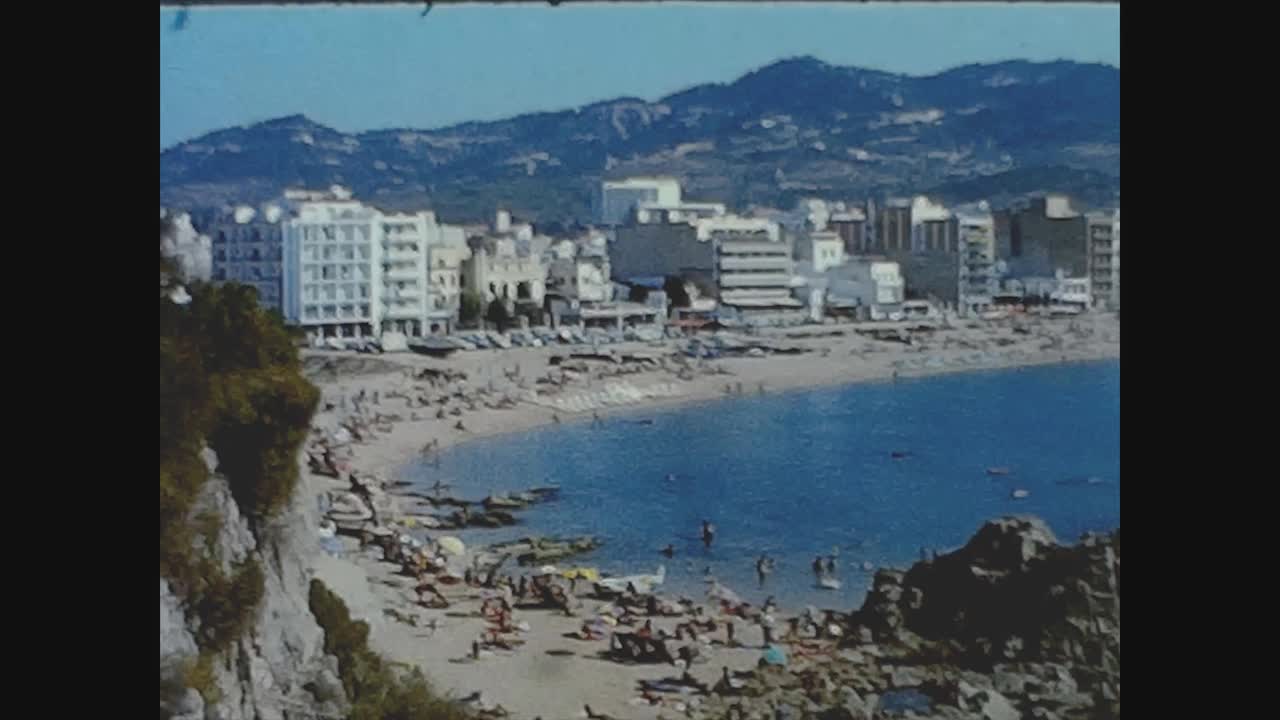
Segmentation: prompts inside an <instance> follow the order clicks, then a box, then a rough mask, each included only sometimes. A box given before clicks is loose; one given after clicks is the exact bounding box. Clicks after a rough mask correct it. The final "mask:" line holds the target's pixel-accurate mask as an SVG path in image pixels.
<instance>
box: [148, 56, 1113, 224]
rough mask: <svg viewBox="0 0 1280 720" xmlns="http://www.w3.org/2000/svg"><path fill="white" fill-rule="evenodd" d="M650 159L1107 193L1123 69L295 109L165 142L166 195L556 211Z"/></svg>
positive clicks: (685, 170) (647, 165)
mask: <svg viewBox="0 0 1280 720" xmlns="http://www.w3.org/2000/svg"><path fill="white" fill-rule="evenodd" d="M1041 168H1059V169H1068V170H1071V171H1074V172H1063V171H1062V170H1056V171H1053V172H1035V170H1037V169H1041ZM640 173H666V174H673V175H676V176H679V177H681V178H682V179H683V180H684V182H685V185H686V188H687V194H688V195H689V196H690V197H696V198H699V199H705V200H716V201H722V202H728V203H730V204H732V205H736V206H742V205H745V204H748V203H760V204H770V205H784V206H785V205H789V204H790V202H792V201H793V200H794V198H796V197H799V196H800V195H804V194H820V195H827V196H832V197H837V196H841V197H858V196H860V195H863V194H867V193H871V192H876V193H896V192H912V191H921V190H931V189H933V188H935V187H943V188H955V187H959V188H960V191H961V192H962V193H964V192H965V188H966V187H969V188H981V187H983V184H982V183H981V182H978V183H976V184H974V185H971V186H966V185H965V183H970V182H973V181H975V180H978V179H981V178H988V177H994V178H996V180H995V183H996V185H997V186H998V188H997V189H998V192H1000V193H1008V194H1011V195H1019V194H1024V193H1027V192H1031V191H1035V190H1044V189H1059V190H1064V191H1067V192H1075V191H1078V190H1081V189H1087V190H1088V192H1089V193H1090V194H1091V195H1098V194H1099V192H1102V193H1103V194H1106V193H1107V192H1110V189H1109V187H1108V188H1104V190H1102V191H1099V190H1098V189H1097V187H1098V186H1099V185H1103V186H1108V185H1109V186H1113V187H1118V185H1119V174H1120V71H1119V70H1118V69H1116V68H1113V67H1110V66H1105V65H1096V64H1079V63H1072V62H1052V63H1031V62H1022V61H1013V62H1006V63H1000V64H994V65H972V66H966V67H960V68H956V69H953V70H949V71H947V72H944V73H940V74H938V75H934V76H929V77H911V76H905V75H895V74H890V73H883V72H877V71H871V70H863V69H859V68H853V67H837V66H832V65H828V64H826V63H823V62H820V61H818V60H814V59H812V58H798V59H790V60H783V61H780V62H777V63H774V64H772V65H769V66H767V67H764V68H761V69H759V70H756V71H754V72H751V73H749V74H747V75H744V76H743V77H741V78H739V79H738V80H736V81H734V82H732V83H728V84H710V85H700V86H697V87H693V88H690V89H688V90H684V91H682V92H679V93H675V94H673V95H669V96H667V97H664V98H661V99H659V100H657V101H655V102H649V101H645V100H640V99H636V98H618V99H615V100H609V101H606V102H600V103H595V104H592V105H587V106H584V107H580V108H574V109H570V110H564V111H561V112H547V113H535V114H527V115H520V116H518V117H514V118H510V119H507V120H501V121H496V122H483V123H463V124H461V125H455V126H452V127H446V128H440V129H435V130H414V129H391V130H375V131H370V132H363V133H357V134H348V133H342V132H339V131H337V130H334V129H332V128H328V127H325V126H323V125H320V124H318V123H316V122H314V121H312V120H310V119H308V118H306V117H304V116H301V115H295V116H290V117H285V118H279V119H275V120H270V121H267V122H263V123H259V124H257V125H253V126H249V127H238V128H228V129H224V130H219V131H216V132H212V133H209V134H207V135H205V136H203V137H200V138H197V139H195V140H192V141H190V142H185V143H181V144H179V145H177V146H175V147H172V148H169V149H167V150H165V151H163V152H161V154H160V187H161V191H160V200H161V204H163V205H166V206H170V207H176V208H186V209H194V208H199V207H209V206H216V205H221V204H223V203H227V202H232V201H246V202H258V201H262V200H266V199H269V198H271V197H273V196H275V195H277V194H278V193H279V192H280V191H281V190H282V189H283V188H285V187H289V186H297V185H307V186H328V185H330V184H333V183H341V184H344V185H347V186H350V187H351V188H353V189H354V190H355V192H356V194H357V196H358V197H362V198H366V199H368V200H369V201H371V202H374V203H376V204H378V205H380V206H383V207H386V208H388V209H397V208H406V209H407V208H413V207H431V208H434V209H436V210H437V211H438V212H439V213H440V214H441V215H442V216H443V217H445V218H447V219H450V220H453V221H469V220H477V219H480V218H482V217H487V216H488V215H489V213H490V211H491V210H492V208H493V206H494V205H495V204H498V203H502V204H504V205H506V206H508V207H510V208H511V209H512V210H513V211H515V212H516V213H517V214H518V215H520V216H522V217H526V218H530V219H536V220H542V221H564V220H570V219H574V218H581V219H585V218H586V217H587V214H588V208H589V202H590V193H591V190H592V188H593V187H594V186H595V185H596V184H597V183H598V182H599V180H600V179H601V178H602V177H618V176H625V175H629V174H640ZM1045 182H1056V183H1065V184H1066V186H1065V187H1063V186H1062V185H1055V186H1042V185H1043V183H1045ZM1077 185H1079V186H1080V187H1077Z"/></svg>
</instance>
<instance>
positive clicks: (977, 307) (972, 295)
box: [957, 208, 1000, 315]
mask: <svg viewBox="0 0 1280 720" xmlns="http://www.w3.org/2000/svg"><path fill="white" fill-rule="evenodd" d="M981 210H985V208H982V209H981ZM981 210H980V211H979V212H977V213H973V214H969V213H960V214H958V215H957V221H958V225H959V234H960V237H959V243H960V248H959V254H960V257H959V266H960V280H959V288H958V295H959V298H958V303H957V309H958V310H959V312H960V313H961V314H962V315H973V314H976V313H981V312H983V311H985V310H988V309H990V307H991V305H992V302H993V298H994V297H995V295H996V293H997V292H998V290H999V286H1000V282H999V277H998V276H997V274H996V243H995V218H993V217H992V216H991V214H990V213H989V212H982V211H981Z"/></svg>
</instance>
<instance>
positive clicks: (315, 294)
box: [282, 200, 409, 340]
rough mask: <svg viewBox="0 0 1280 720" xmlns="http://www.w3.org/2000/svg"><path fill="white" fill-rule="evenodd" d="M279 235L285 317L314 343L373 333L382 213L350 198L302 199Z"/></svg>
mask: <svg viewBox="0 0 1280 720" xmlns="http://www.w3.org/2000/svg"><path fill="white" fill-rule="evenodd" d="M282 231H283V236H284V247H283V282H282V291H283V310H284V316H285V319H286V320H287V321H288V322H290V323H292V324H295V325H299V326H301V327H302V328H304V329H305V330H306V332H307V336H308V338H311V339H313V340H315V339H319V338H325V337H339V338H342V337H357V338H358V337H370V336H373V335H376V334H378V333H379V332H380V331H381V329H382V321H383V318H384V317H385V313H384V308H383V305H382V296H383V290H384V278H383V252H384V251H383V248H384V243H383V226H382V217H381V214H380V213H378V212H377V211H376V210H374V209H373V208H369V207H365V206H364V205H362V204H361V203H359V202H357V201H355V200H325V201H304V202H302V203H301V204H299V205H298V207H297V212H296V214H295V215H294V216H293V217H290V218H288V219H287V220H286V221H285V222H284V223H283V228H282ZM401 276H404V277H408V276H409V274H408V273H403V274H401V273H397V277H401Z"/></svg>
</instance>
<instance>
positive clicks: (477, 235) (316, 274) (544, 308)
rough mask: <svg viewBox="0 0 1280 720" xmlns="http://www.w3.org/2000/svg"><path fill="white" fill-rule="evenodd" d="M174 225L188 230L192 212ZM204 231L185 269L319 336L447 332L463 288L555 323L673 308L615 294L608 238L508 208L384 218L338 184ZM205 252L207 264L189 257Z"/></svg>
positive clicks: (233, 216)
mask: <svg viewBox="0 0 1280 720" xmlns="http://www.w3.org/2000/svg"><path fill="white" fill-rule="evenodd" d="M162 216H163V213H162ZM176 223H177V224H178V225H179V226H180V227H190V226H191V222H190V217H189V216H186V215H182V216H177V218H176ZM198 224H199V225H200V233H202V234H201V235H198V236H197V235H195V232H194V230H193V231H192V232H190V233H186V234H184V235H182V237H183V238H186V235H192V236H193V239H187V240H186V241H185V243H184V244H178V243H175V242H171V243H170V245H171V247H170V250H171V251H172V252H176V253H177V254H178V255H179V257H180V260H183V262H184V267H187V268H190V269H197V270H198V269H199V268H200V267H207V268H208V269H207V270H205V271H204V272H199V271H197V272H195V273H192V274H194V275H195V276H197V277H207V279H210V280H212V281H214V282H229V281H234V282H240V283H244V284H248V285H252V286H253V287H255V288H256V289H257V291H258V296H259V300H260V302H261V303H262V304H263V305H264V306H265V307H267V308H270V309H273V310H277V311H279V312H280V313H281V314H282V315H283V316H284V318H285V319H286V321H287V322H289V323H291V324H294V325H298V326H300V327H302V328H304V329H305V330H306V332H307V334H308V336H309V337H311V338H312V339H313V340H316V341H320V340H323V339H324V338H328V337H346V338H360V337H377V336H380V335H381V334H382V333H386V332H396V333H402V334H404V335H406V336H408V337H422V336H425V335H431V334H439V333H448V332H450V331H452V330H453V328H454V327H455V326H456V325H457V323H458V321H459V316H460V314H461V312H462V298H463V296H464V294H467V293H472V294H474V296H475V297H476V298H477V299H478V301H479V307H480V308H482V309H483V308H487V306H488V305H489V304H490V303H492V302H493V301H494V300H499V301H501V302H502V304H503V305H504V306H505V308H506V309H507V311H508V313H510V314H512V315H516V314H530V315H536V316H545V315H546V314H547V313H550V314H551V315H552V318H553V320H554V321H555V322H571V323H586V324H610V325H613V326H617V327H621V326H623V325H624V324H626V323H628V322H642V321H644V322H654V321H655V320H656V319H657V316H658V315H659V314H661V313H662V312H665V308H654V307H652V306H650V305H646V304H643V303H630V302H627V301H626V300H620V299H619V298H618V294H619V289H620V288H619V287H618V286H617V285H616V284H615V283H613V282H612V280H611V271H610V267H609V262H608V249H607V243H606V238H605V236H604V235H603V234H600V233H593V232H587V233H585V234H583V235H581V236H579V237H576V238H570V239H555V238H550V237H546V236H543V235H539V234H537V233H535V232H534V228H533V227H532V226H531V225H529V224H527V223H516V222H513V221H512V218H511V215H510V213H508V212H506V211H501V210H500V211H498V212H497V213H496V214H495V216H494V220H493V222H492V223H491V224H485V225H450V224H446V223H442V222H440V221H439V219H438V218H437V217H436V215H435V213H433V212H430V211H421V212H416V213H391V212H384V211H382V210H380V209H378V208H376V207H373V206H371V205H368V204H365V203H363V202H361V201H360V200H358V199H356V198H354V197H352V195H351V193H350V192H349V191H347V190H345V189H344V188H341V187H334V188H331V189H330V190H327V191H319V192H318V191H303V190H291V191H287V192H286V193H285V194H284V195H283V196H282V197H281V198H279V199H278V200H276V201H273V202H269V203H264V204H262V205H261V206H258V207H253V206H239V207H235V208H226V209H224V210H223V211H220V212H217V213H212V214H208V215H206V216H204V217H202V218H200V219H199V221H198ZM201 252H204V253H206V254H207V255H208V260H207V262H205V263H204V265H200V264H199V263H198V262H194V261H191V260H188V259H184V258H187V256H198V255H199V254H200V253H201ZM624 292H625V290H624ZM482 312H483V310H482Z"/></svg>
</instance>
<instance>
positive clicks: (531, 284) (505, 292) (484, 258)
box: [462, 237, 547, 310]
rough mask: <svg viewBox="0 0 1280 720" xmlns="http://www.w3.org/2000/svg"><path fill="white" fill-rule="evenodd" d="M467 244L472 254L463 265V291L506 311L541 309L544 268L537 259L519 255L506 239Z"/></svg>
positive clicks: (544, 276) (539, 259)
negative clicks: (520, 307) (498, 303)
mask: <svg viewBox="0 0 1280 720" xmlns="http://www.w3.org/2000/svg"><path fill="white" fill-rule="evenodd" d="M468 243H469V245H470V246H471V254H470V257H468V258H467V259H466V260H465V261H464V262H463V273H462V287H463V289H464V290H468V289H473V290H475V291H476V292H478V293H480V295H481V296H482V297H483V298H484V302H485V304H486V305H487V304H489V303H491V302H493V301H494V300H502V301H503V303H504V304H506V305H507V307H508V309H509V310H511V309H514V308H515V307H516V306H517V305H528V306H537V307H542V304H543V300H544V298H545V296H546V278H547V266H546V263H545V262H544V261H543V259H542V258H541V257H540V256H536V255H531V254H528V253H520V252H518V251H517V249H516V245H515V242H514V241H512V240H511V239H509V238H493V237H483V238H472V239H471V240H469V241H468Z"/></svg>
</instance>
